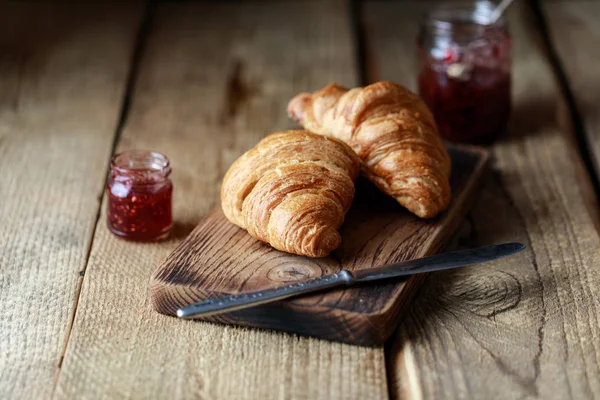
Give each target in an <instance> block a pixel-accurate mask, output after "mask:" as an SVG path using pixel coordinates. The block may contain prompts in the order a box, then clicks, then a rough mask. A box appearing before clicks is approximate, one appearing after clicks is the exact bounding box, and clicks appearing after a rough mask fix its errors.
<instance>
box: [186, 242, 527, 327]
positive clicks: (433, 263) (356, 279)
mask: <svg viewBox="0 0 600 400" xmlns="http://www.w3.org/2000/svg"><path fill="white" fill-rule="evenodd" d="M525 248H526V246H525V245H524V244H522V243H516V242H512V243H503V244H497V245H492V246H484V247H477V248H474V249H468V250H459V251H453V252H449V253H442V254H437V255H434V256H429V257H424V258H419V259H415V260H410V261H403V262H399V263H395V264H389V265H384V266H382V267H377V268H369V269H363V270H357V271H352V272H350V271H348V270H346V269H342V270H341V271H339V272H337V273H335V274H332V275H325V276H320V277H318V278H312V279H308V280H306V281H302V282H297V283H293V284H290V285H285V286H280V287H277V288H273V289H266V290H260V291H257V292H250V293H241V294H234V295H229V296H224V297H220V298H214V299H209V300H205V301H201V302H199V303H195V304H192V305H189V306H187V307H183V308H180V309H178V310H177V316H178V317H179V318H183V319H195V318H204V317H207V316H210V315H216V314H221V313H226V312H232V311H237V310H242V309H245V308H249V307H256V306H258V305H261V304H266V303H271V302H275V301H279V300H283V299H287V298H290V297H295V296H299V295H302V294H307V293H312V292H316V291H321V290H325V289H332V288H335V287H340V286H352V285H354V284H356V283H360V282H373V281H378V280H385V279H390V278H399V277H403V276H408V275H413V274H420V273H426V272H434V271H442V270H445V269H451V268H458V267H464V266H468V265H474V264H480V263H484V262H487V261H492V260H496V259H498V258H502V257H506V256H510V255H512V254H515V253H518V252H520V251H522V250H524V249H525Z"/></svg>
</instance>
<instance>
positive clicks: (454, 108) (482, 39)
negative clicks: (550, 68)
mask: <svg viewBox="0 0 600 400" xmlns="http://www.w3.org/2000/svg"><path fill="white" fill-rule="evenodd" d="M493 8H494V5H493V4H492V3H491V2H489V1H478V2H475V3H470V4H468V5H465V4H463V5H461V4H448V5H442V6H439V7H438V8H436V9H434V10H432V11H431V12H429V13H428V14H427V15H426V16H425V18H424V20H423V23H422V24H421V31H420V34H419V38H418V43H417V47H418V59H419V76H418V80H419V82H418V86H419V94H420V95H421V97H422V98H423V100H424V101H425V103H426V104H427V105H428V106H429V108H430V109H431V111H432V113H433V115H434V117H435V120H436V122H437V124H438V128H439V130H440V134H441V135H442V136H443V137H444V138H446V139H448V140H450V141H454V142H469V143H478V144H489V143H491V142H493V141H494V140H495V139H496V138H497V137H498V136H499V135H500V134H501V133H502V132H504V131H505V129H506V125H507V122H508V118H509V114H510V103H511V99H510V97H511V71H510V69H511V60H512V54H511V52H512V51H511V38H510V35H509V33H508V29H507V26H506V22H505V20H504V19H503V18H500V20H498V21H497V22H496V23H494V24H489V23H488V21H489V17H490V15H491V12H492V10H493Z"/></svg>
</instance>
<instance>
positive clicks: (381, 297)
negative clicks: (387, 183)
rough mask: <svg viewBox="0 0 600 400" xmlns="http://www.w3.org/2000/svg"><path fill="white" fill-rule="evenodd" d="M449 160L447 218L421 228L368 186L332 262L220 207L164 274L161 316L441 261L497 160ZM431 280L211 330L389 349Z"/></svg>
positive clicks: (476, 156) (277, 310)
mask: <svg viewBox="0 0 600 400" xmlns="http://www.w3.org/2000/svg"><path fill="white" fill-rule="evenodd" d="M449 152H450V156H451V158H452V166H453V171H452V177H451V185H452V190H453V200H452V204H451V206H450V208H449V209H448V210H447V211H446V212H445V213H443V215H441V216H440V217H438V218H435V219H431V220H422V219H419V218H417V217H415V216H414V215H412V214H410V213H409V212H408V211H406V210H405V209H403V208H402V207H401V206H399V205H398V204H397V203H396V202H395V201H394V200H393V199H392V198H390V197H388V196H385V195H384V194H382V193H381V192H379V191H378V190H377V188H375V186H373V185H372V184H371V183H370V182H368V181H367V180H366V179H364V178H359V180H358V181H357V184H356V197H355V200H354V203H353V205H352V207H351V209H350V211H349V212H348V214H347V215H346V221H345V223H344V225H343V226H342V229H341V235H342V245H341V247H340V248H339V249H338V250H336V251H335V252H334V253H333V254H332V255H330V256H329V257H325V258H320V259H310V258H307V257H301V256H296V255H292V254H287V253H284V252H280V251H278V250H275V249H273V248H271V247H269V246H268V245H265V244H263V243H261V242H259V241H257V240H255V239H254V238H252V237H251V236H250V235H248V234H247V233H246V231H244V230H242V229H240V228H238V227H236V226H234V225H233V224H231V223H229V222H228V221H227V220H226V219H225V217H224V216H223V213H222V212H221V208H220V207H218V208H217V209H215V210H214V211H213V212H212V213H211V214H209V215H208V216H207V217H206V218H204V220H203V221H202V222H201V223H200V224H199V225H198V226H197V227H196V228H195V229H194V231H192V233H191V234H190V235H189V236H188V237H187V238H186V239H185V240H184V241H183V242H182V243H181V245H179V247H178V248H177V249H176V250H175V251H174V252H173V253H172V254H171V255H170V256H169V257H168V258H167V260H166V261H165V262H164V263H163V264H162V265H161V266H160V267H159V268H158V269H157V270H156V272H155V273H154V275H153V277H152V280H151V286H152V302H153V304H154V307H155V309H156V310H157V311H158V312H160V313H163V314H168V315H175V312H176V310H177V308H179V307H181V306H185V305H188V304H191V303H195V302H198V301H201V300H204V299H207V298H210V297H215V296H222V295H226V294H233V293H240V292H249V291H256V290H260V289H266V288H271V287H276V286H279V285H284V284H287V283H290V282H296V281H300V280H304V279H309V278H314V277H317V276H321V275H323V274H332V273H335V272H337V271H338V270H340V269H341V268H342V267H343V268H346V269H348V270H351V271H352V270H357V269H363V268H372V267H376V266H380V265H383V264H389V263H393V262H398V261H402V260H408V259H412V258H418V257H423V256H426V255H431V254H433V253H436V252H437V251H438V250H439V249H440V247H441V246H442V245H443V243H444V241H445V240H446V239H447V238H448V237H450V236H451V235H452V233H453V232H454V231H455V229H456V228H457V226H458V224H459V223H460V221H461V220H462V218H463V217H464V215H465V214H466V212H467V211H468V209H469V207H470V205H471V200H472V198H473V197H474V194H475V189H476V186H477V183H478V181H479V180H480V177H481V175H482V172H483V171H484V169H485V166H486V164H487V160H488V153H487V151H486V150H485V149H482V148H478V147H465V146H461V147H457V146H452V147H449ZM423 279H424V274H420V275H415V276H412V277H410V278H409V279H407V280H403V281H394V282H387V283H376V284H370V285H364V286H360V287H352V288H346V289H339V290H333V291H329V292H322V293H317V294H313V295H307V296H303V297H299V298H296V299H290V300H286V301H282V302H279V303H274V304H269V305H264V306H260V307H256V308H252V309H247V310H241V311H237V312H232V313H228V314H222V315H217V316H213V317H209V318H207V320H209V321H215V322H221V323H226V324H236V325H245V326H253V327H259V328H269V329H277V330H282V331H287V332H294V333H297V334H301V335H309V336H316V337H320V338H324V339H329V340H335V341H340V342H345V343H351V344H357V345H379V344H382V343H383V342H384V341H385V340H386V339H387V338H388V337H389V336H390V335H391V333H392V332H393V330H394V329H395V327H396V325H397V324H398V321H399V319H400V316H401V313H402V311H403V309H404V308H405V306H406V305H407V304H408V303H409V301H410V300H411V298H412V296H413V295H414V293H415V292H416V290H417V288H418V287H419V285H420V284H421V282H422V281H423ZM182 323H183V322H182ZM187 323H195V322H187Z"/></svg>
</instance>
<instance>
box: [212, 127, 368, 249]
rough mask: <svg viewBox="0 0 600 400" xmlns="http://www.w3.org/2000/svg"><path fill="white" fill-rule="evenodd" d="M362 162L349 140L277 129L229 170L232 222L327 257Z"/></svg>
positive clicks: (280, 244)
mask: <svg viewBox="0 0 600 400" xmlns="http://www.w3.org/2000/svg"><path fill="white" fill-rule="evenodd" d="M359 170H360V161H359V159H358V157H357V156H356V154H354V152H353V151H352V149H351V148H350V147H348V145H346V144H345V143H343V142H341V141H338V140H336V139H331V138H327V137H324V136H321V135H317V134H314V133H310V132H307V131H304V130H294V131H283V132H277V133H273V134H271V135H269V136H267V137H266V138H264V139H263V140H261V141H260V142H259V143H258V144H257V145H256V146H255V147H254V148H253V149H251V150H249V151H248V152H246V153H245V154H244V155H242V156H241V157H240V158H238V159H237V160H236V161H235V162H234V163H233V165H232V166H231V167H230V168H229V171H227V174H225V178H224V179H223V186H222V188H221V206H222V208H223V212H224V213H225V216H226V217H227V219H229V221H231V222H232V223H234V224H236V225H238V226H239V227H241V228H244V229H246V230H247V231H248V233H249V234H250V235H252V236H253V237H255V238H256V239H259V240H261V241H263V242H266V243H269V244H270V245H271V246H273V247H274V248H276V249H278V250H283V251H287V252H288V253H295V254H300V255H306V256H309V257H324V256H326V255H328V254H329V253H330V252H331V251H333V250H334V249H335V248H337V247H338V246H339V245H340V243H341V237H340V234H339V233H338V232H337V229H338V228H339V227H340V226H341V225H342V222H343V221H344V216H345V213H346V211H347V210H348V208H349V207H350V204H351V203H352V200H353V198H354V181H355V180H356V177H357V175H358V172H359Z"/></svg>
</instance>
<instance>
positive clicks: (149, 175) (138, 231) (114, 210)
mask: <svg viewBox="0 0 600 400" xmlns="http://www.w3.org/2000/svg"><path fill="white" fill-rule="evenodd" d="M170 174H171V166H170V165H169V160H168V159H167V157H165V156H164V155H162V154H160V153H155V152H151V151H142V150H131V151H126V152H123V153H120V154H117V155H116V156H114V157H113V159H112V161H111V164H110V176H109V177H108V182H107V186H106V191H107V194H108V210H107V223H108V229H109V230H110V231H111V232H112V233H114V234H115V235H117V236H120V237H122V238H124V239H129V240H134V241H142V242H150V241H157V240H160V239H164V238H166V237H167V236H168V235H169V232H170V231H171V227H172V226H173V217H172V211H171V203H172V195H173V184H172V183H171V180H170V179H169V175H170Z"/></svg>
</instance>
